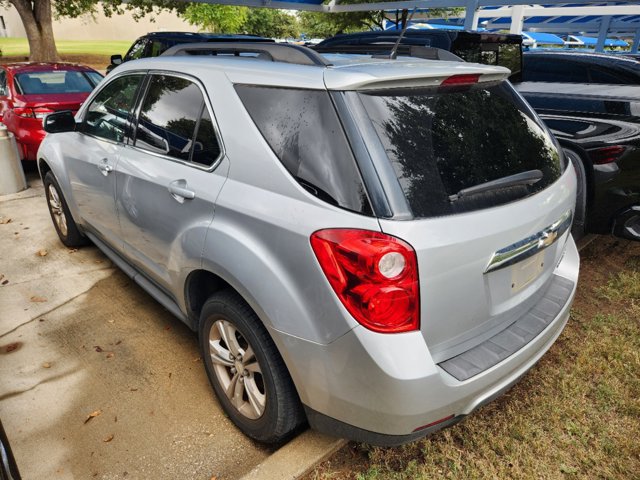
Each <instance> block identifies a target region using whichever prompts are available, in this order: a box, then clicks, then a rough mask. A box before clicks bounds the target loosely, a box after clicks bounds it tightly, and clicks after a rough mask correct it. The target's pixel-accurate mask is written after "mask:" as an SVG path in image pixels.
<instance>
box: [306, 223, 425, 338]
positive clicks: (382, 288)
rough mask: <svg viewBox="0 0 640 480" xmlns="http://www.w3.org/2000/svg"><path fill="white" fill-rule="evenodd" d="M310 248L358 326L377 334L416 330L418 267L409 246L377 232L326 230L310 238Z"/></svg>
mask: <svg viewBox="0 0 640 480" xmlns="http://www.w3.org/2000/svg"><path fill="white" fill-rule="evenodd" d="M311 247H312V248H313V251H314V252H315V254H316V257H317V258H318V262H319V263H320V267H321V268H322V271H323V272H324V274H325V275H326V276H327V279H328V280H329V283H330V284H331V287H332V288H333V290H334V291H335V292H336V294H337V295H338V298H339V299H340V301H341V302H342V304H343V305H344V306H345V307H346V309H347V310H348V311H349V313H350V314H351V315H353V317H354V318H355V319H356V320H357V321H358V322H359V323H360V324H362V325H363V326H365V327H367V328H368V329H370V330H373V331H376V332H381V333H399V332H408V331H412V330H417V329H418V328H420V296H419V286H418V263H417V259H416V253H415V251H414V250H413V248H412V247H411V246H410V245H409V244H408V243H406V242H404V241H402V240H400V239H399V238H396V237H392V236H390V235H386V234H384V233H380V232H374V231H369V230H350V229H331V230H320V231H317V232H315V233H314V234H313V235H311Z"/></svg>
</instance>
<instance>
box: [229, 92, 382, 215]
mask: <svg viewBox="0 0 640 480" xmlns="http://www.w3.org/2000/svg"><path fill="white" fill-rule="evenodd" d="M236 91H237V92H238V95H239V96H240V99H241V100H242V103H243V104H244V106H245V107H246V109H247V111H248V112H249V115H251V118H252V119H253V121H254V122H255V124H256V125H257V127H258V129H259V130H260V133H262V136H263V137H264V138H265V140H266V141H267V143H268V144H269V146H270V147H271V149H272V150H273V152H274V153H275V154H276V156H277V157H278V158H279V159H280V161H281V162H282V164H283V165H284V166H285V168H286V169H287V170H288V171H289V173H290V174H291V175H292V176H293V177H294V178H295V179H296V181H297V182H298V183H299V184H300V185H301V186H302V187H303V188H305V189H306V190H307V191H308V192H310V193H311V194H312V195H315V196H316V197H318V198H319V199H321V200H324V201H325V202H327V203H330V204H332V205H336V206H339V207H342V208H346V209H348V210H352V211H355V212H358V213H363V214H365V215H371V213H372V210H371V206H370V204H369V201H368V198H367V195H366V193H365V189H364V185H363V183H362V178H361V177H360V172H359V170H358V168H357V166H356V162H355V159H354V157H353V154H352V152H351V149H350V147H349V144H348V142H347V138H346V136H345V133H344V131H343V129H342V125H341V124H340V120H339V119H338V115H337V113H336V111H335V108H334V106H333V103H332V102H331V98H330V97H329V94H328V93H327V92H326V91H319V90H299V89H288V88H270V87H257V86H248V85H236Z"/></svg>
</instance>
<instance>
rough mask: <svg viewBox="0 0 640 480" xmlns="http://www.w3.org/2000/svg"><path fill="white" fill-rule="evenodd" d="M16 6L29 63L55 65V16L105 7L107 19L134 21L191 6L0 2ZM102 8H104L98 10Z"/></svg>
mask: <svg viewBox="0 0 640 480" xmlns="http://www.w3.org/2000/svg"><path fill="white" fill-rule="evenodd" d="M8 4H10V5H13V6H14V7H15V8H16V10H17V12H18V15H20V19H21V20H22V24H23V25H24V29H25V31H26V33H27V40H28V42H29V50H30V53H29V60H31V61H32V62H53V61H56V60H59V57H58V51H57V49H56V43H55V39H54V36H53V24H52V20H53V18H54V17H56V18H57V17H78V16H80V15H83V14H95V13H97V12H98V8H101V9H102V11H103V12H104V14H105V15H106V16H111V15H113V14H123V13H125V11H126V12H129V13H130V14H131V15H132V16H133V18H136V19H138V18H141V17H143V16H145V15H147V14H149V13H152V12H154V11H159V10H162V9H168V10H173V9H175V10H176V11H177V12H181V11H183V10H184V9H185V8H186V6H187V5H188V4H187V3H185V2H181V1H179V0H128V1H127V2H126V3H124V2H122V1H121V0H102V1H100V2H99V1H98V0H0V6H2V7H6V6H7V5H8ZM98 5H100V7H98Z"/></svg>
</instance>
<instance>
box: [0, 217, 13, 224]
mask: <svg viewBox="0 0 640 480" xmlns="http://www.w3.org/2000/svg"><path fill="white" fill-rule="evenodd" d="M7 223H11V219H10V218H9V217H2V218H0V225H6V224H7Z"/></svg>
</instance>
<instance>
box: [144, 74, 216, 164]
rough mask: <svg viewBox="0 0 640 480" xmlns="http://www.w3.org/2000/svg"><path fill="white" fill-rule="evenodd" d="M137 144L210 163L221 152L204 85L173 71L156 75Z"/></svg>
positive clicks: (145, 102)
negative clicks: (174, 73) (172, 72)
mask: <svg viewBox="0 0 640 480" xmlns="http://www.w3.org/2000/svg"><path fill="white" fill-rule="evenodd" d="M135 146H136V147H138V148H142V149H144V150H148V151H150V152H153V153H158V154H161V155H168V156H171V157H174V158H177V159H179V160H183V161H193V162H195V163H198V164H200V165H205V166H210V165H212V164H213V162H214V161H215V160H216V159H217V157H218V156H219V154H220V147H219V143H218V139H217V137H216V134H215V129H214V127H213V122H212V119H211V116H210V115H209V112H208V110H207V108H206V105H205V101H204V96H203V94H202V90H200V87H198V85H196V84H195V83H194V82H192V81H190V80H187V79H185V78H181V77H173V76H170V75H153V76H152V77H151V81H150V82H149V87H148V89H147V93H146V95H145V98H144V100H143V102H142V108H141V110H140V116H139V119H138V127H137V131H136V140H135Z"/></svg>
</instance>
